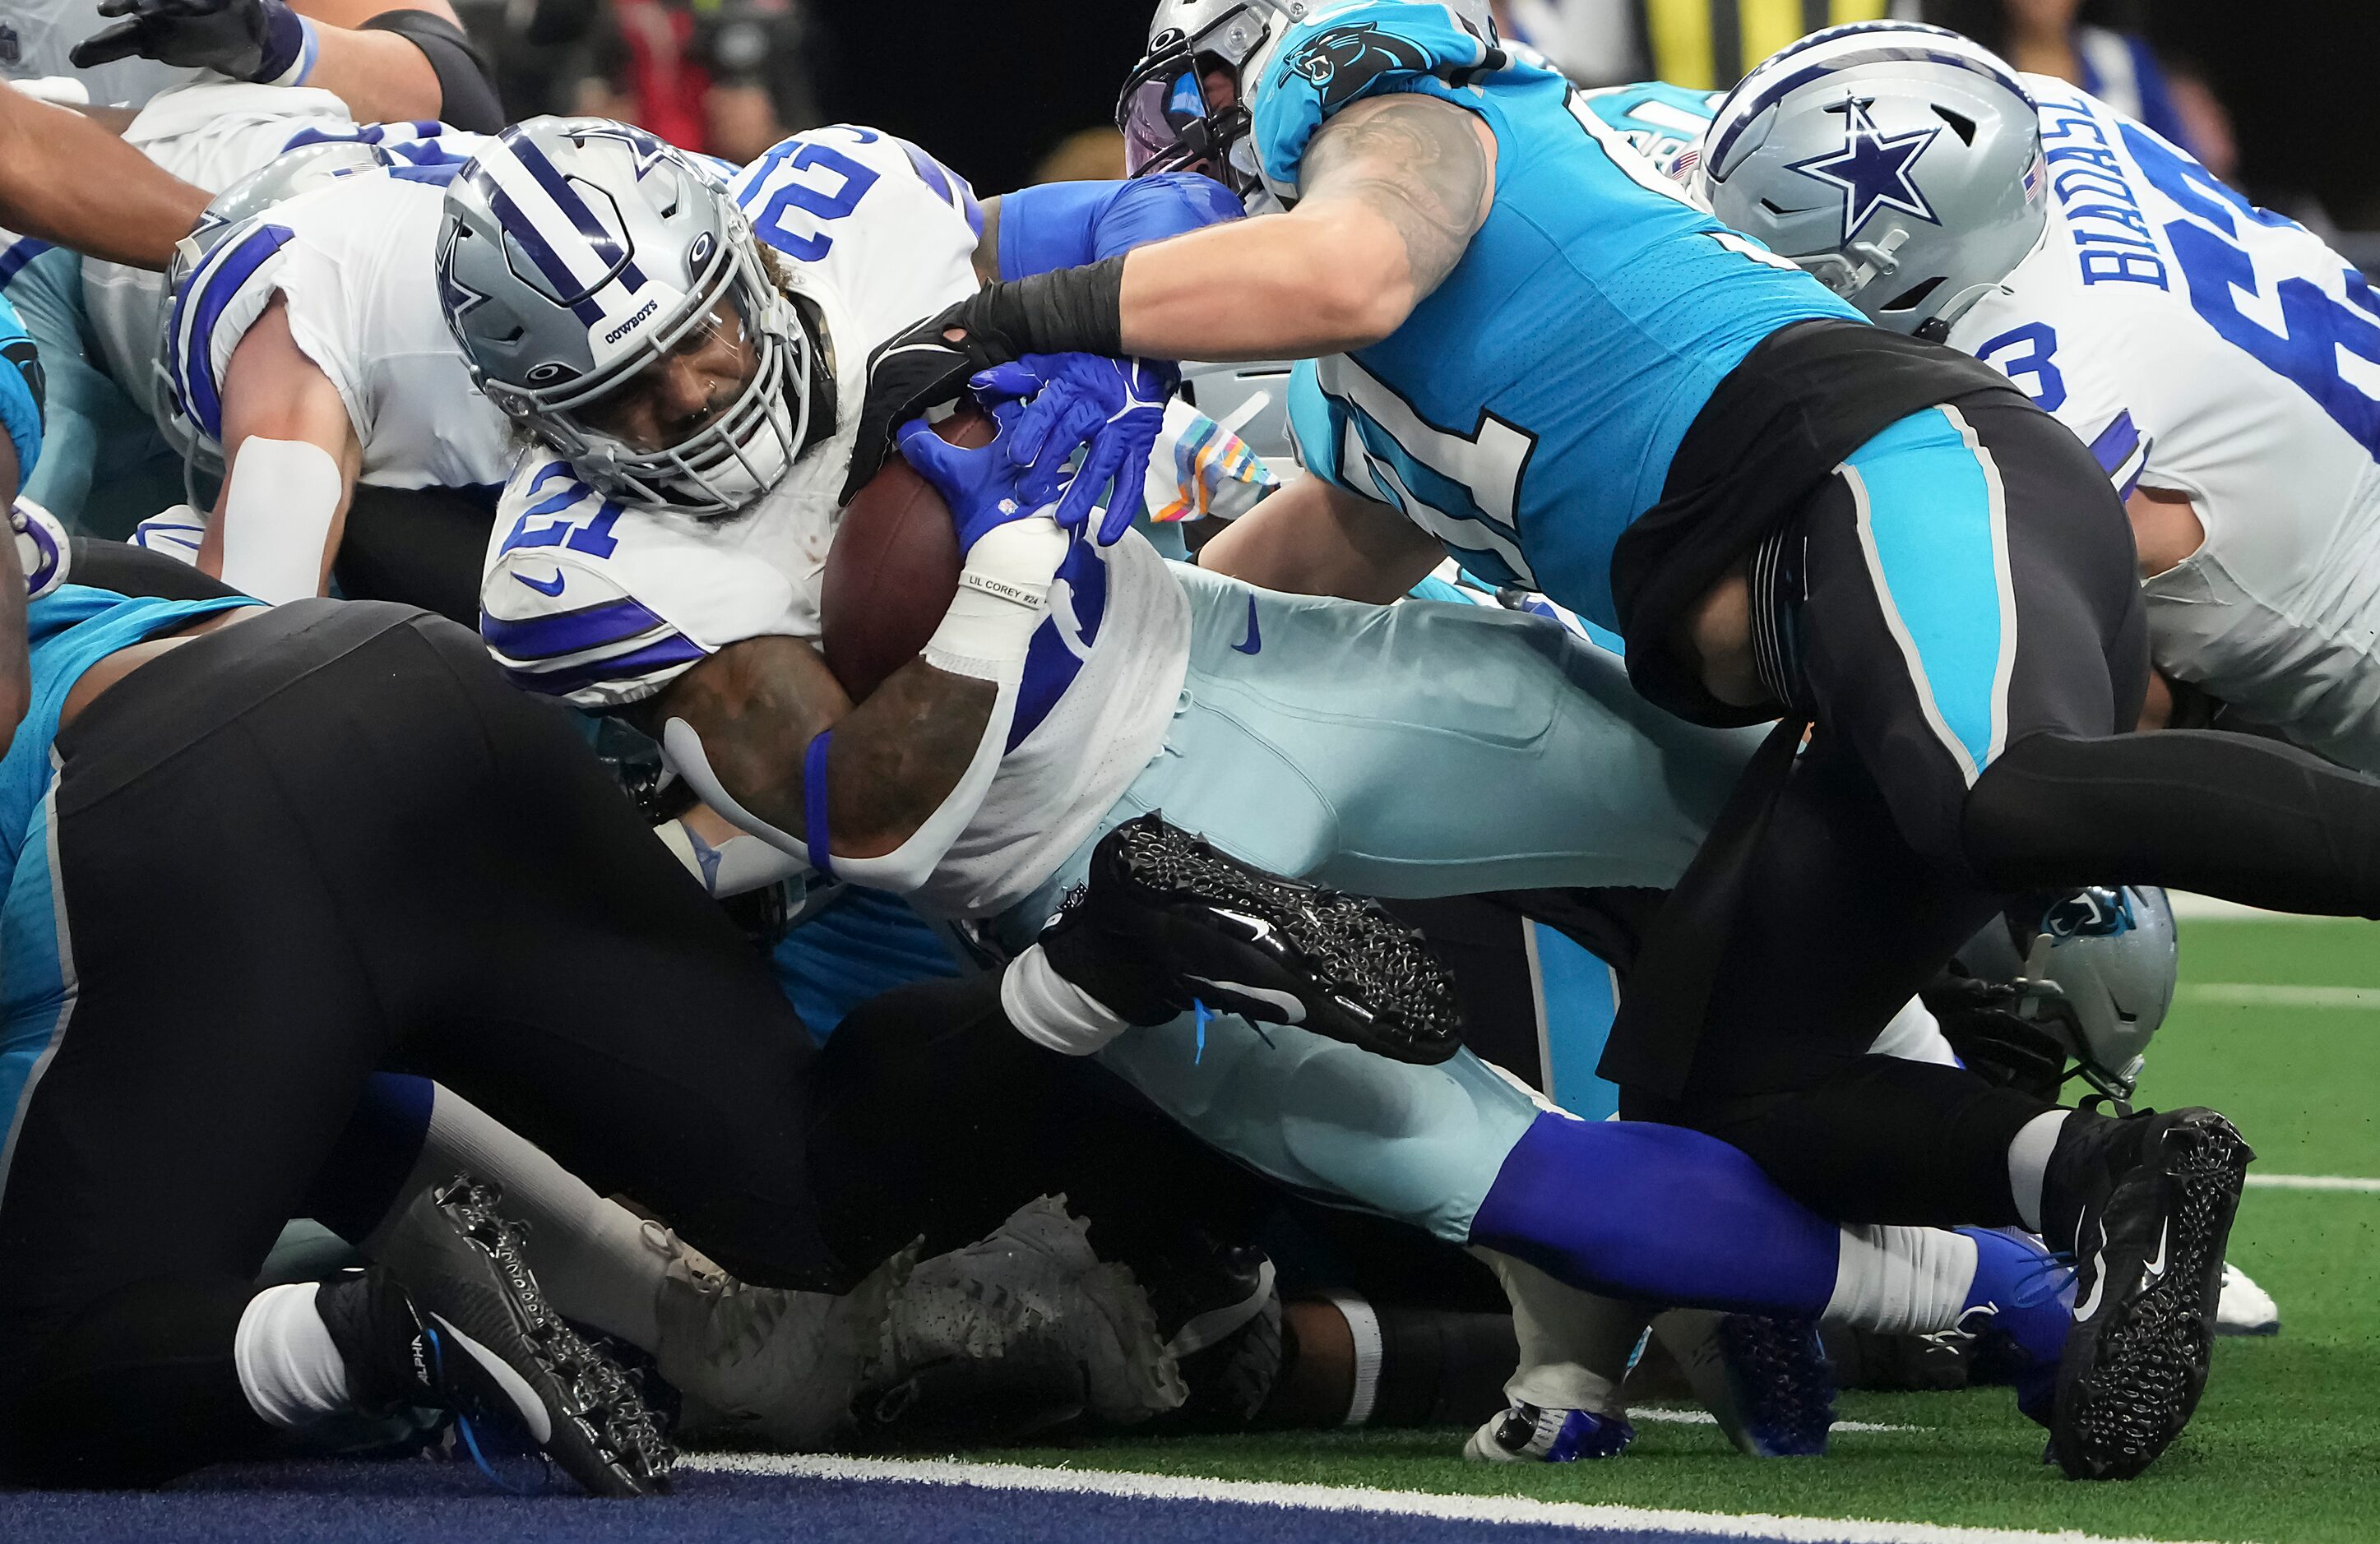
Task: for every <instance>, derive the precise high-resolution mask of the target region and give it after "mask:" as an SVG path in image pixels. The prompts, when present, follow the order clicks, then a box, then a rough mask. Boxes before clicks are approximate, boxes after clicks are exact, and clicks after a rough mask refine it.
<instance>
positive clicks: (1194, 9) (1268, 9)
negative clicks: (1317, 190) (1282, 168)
mask: <svg viewBox="0 0 2380 1544" xmlns="http://www.w3.org/2000/svg"><path fill="white" fill-rule="evenodd" d="M1356 3H1358V0H1160V5H1159V6H1158V7H1157V16H1156V18H1155V19H1153V20H1152V21H1150V23H1149V25H1148V49H1147V52H1146V53H1144V54H1142V55H1141V58H1140V63H1139V64H1137V65H1135V66H1133V71H1132V74H1130V75H1129V76H1127V77H1125V78H1124V83H1123V91H1122V92H1120V93H1119V94H1118V95H1117V98H1116V127H1118V128H1119V129H1122V130H1123V141H1124V174H1125V175H1127V176H1135V177H1136V176H1138V175H1141V174H1142V173H1144V172H1203V173H1205V174H1206V175H1208V176H1210V177H1213V178H1214V179H1215V180H1216V181H1217V182H1220V183H1221V184H1222V185H1223V186H1224V187H1228V188H1230V189H1231V190H1232V191H1233V192H1234V193H1236V194H1238V195H1239V196H1240V197H1241V198H1242V199H1246V200H1247V201H1248V202H1249V205H1250V209H1251V212H1253V211H1255V207H1256V206H1257V204H1259V203H1262V202H1264V201H1265V200H1266V199H1267V195H1266V193H1265V187H1264V178H1263V175H1261V173H1260V172H1259V171H1258V169H1257V153H1256V144H1255V142H1254V141H1253V140H1252V139H1250V138H1249V134H1248V130H1249V127H1250V120H1249V116H1248V98H1249V97H1250V96H1251V95H1252V94H1253V93H1254V91H1255V90H1256V81H1257V78H1259V77H1260V76H1261V75H1262V73H1263V68H1264V65H1265V62H1266V61H1267V60H1268V59H1269V58H1270V57H1271V54H1272V51H1273V49H1274V48H1275V47H1277V46H1278V45H1279V44H1280V42H1281V38H1282V37H1283V35H1285V34H1286V33H1287V32H1288V31H1289V30H1290V29H1292V28H1293V27H1298V26H1301V25H1303V24H1305V22H1308V21H1313V20H1316V19H1318V18H1322V17H1325V16H1328V15H1329V14H1330V12H1332V11H1334V10H1341V9H1344V8H1345V7H1346V6H1349V5H1352V4H1356ZM1448 5H1449V8H1450V9H1451V10H1452V11H1453V12H1454V13H1455V14H1456V16H1457V17H1459V18H1461V19H1462V20H1463V21H1464V22H1465V23H1467V24H1468V25H1470V26H1471V27H1472V28H1473V29H1474V30H1476V31H1478V32H1479V34H1480V35H1481V36H1483V37H1488V38H1493V37H1494V36H1495V35H1496V24H1495V20H1494V18H1492V17H1491V16H1490V14H1489V12H1488V4H1487V0H1448ZM1218 72H1221V73H1223V74H1226V75H1229V76H1230V77H1231V79H1232V88H1233V90H1232V97H1233V100H1232V101H1231V103H1228V104H1226V105H1212V104H1210V103H1208V94H1207V78H1208V76H1209V75H1213V74H1216V73H1218Z"/></svg>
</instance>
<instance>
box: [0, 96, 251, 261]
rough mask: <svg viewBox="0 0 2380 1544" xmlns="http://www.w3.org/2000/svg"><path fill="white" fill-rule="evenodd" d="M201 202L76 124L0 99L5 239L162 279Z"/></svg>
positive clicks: (121, 147)
mask: <svg viewBox="0 0 2380 1544" xmlns="http://www.w3.org/2000/svg"><path fill="white" fill-rule="evenodd" d="M207 197H208V195H207V193H206V192H205V190H204V189H202V188H198V187H191V186H190V185H189V184H188V183H186V182H183V181H182V180H180V179H179V178H177V177H175V176H172V175H168V174H167V173H166V172H165V171H164V169H163V168H161V167H159V166H158V165H157V164H156V163H153V162H152V161H151V160H150V159H149V158H148V157H147V156H145V155H142V154H141V153H140V151H136V150H134V149H133V148H132V147H131V146H129V145H128V144H126V143H125V142H124V141H123V140H121V139H117V138H116V137H115V135H113V134H111V133H109V132H108V131H107V130H106V129H105V128H103V127H101V126H100V125H98V124H96V123H94V122H92V121H91V119H89V118H87V117H85V116H84V115H81V114H79V113H75V112H70V111H68V110H67V109H66V108H63V107H54V106H51V105H50V104H49V103H41V102H35V101H33V100H32V99H31V98H30V97H26V96H23V95H21V94H19V93H18V92H16V91H11V90H0V223H6V224H7V225H8V226H9V227H10V228H11V229H14V230H17V231H20V232H22V233H24V234H25V235H32V236H39V237H40V238H42V240H44V241H52V242H55V243H57V244H58V245H59V246H62V247H73V248H74V249H75V250H76V251H79V252H87V253H89V254H90V255H91V256H92V257H95V258H103V259H107V260H108V261H110V262H120V263H125V264H128V265H129V266H131V267H134V268H147V269H162V268H164V266H165V265H166V263H168V262H169V261H171V260H172V259H173V256H174V243H176V241H179V240H180V239H181V238H182V237H184V236H186V235H189V234H190V227H191V226H193V225H195V224H197V223H198V220H199V216H200V214H202V213H204V212H205V211H206V207H207Z"/></svg>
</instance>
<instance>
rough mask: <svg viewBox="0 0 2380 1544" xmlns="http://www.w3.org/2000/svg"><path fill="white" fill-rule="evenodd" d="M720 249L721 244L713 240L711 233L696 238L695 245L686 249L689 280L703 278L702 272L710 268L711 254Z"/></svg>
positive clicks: (704, 233) (707, 232)
mask: <svg viewBox="0 0 2380 1544" xmlns="http://www.w3.org/2000/svg"><path fill="white" fill-rule="evenodd" d="M718 249H719V244H718V243H717V242H716V241H714V240H712V239H711V236H710V232H709V231H705V232H703V233H702V234H701V235H698V236H696V237H695V238H694V245H693V246H692V247H687V248H686V277H687V278H689V279H699V278H701V277H702V271H703V270H704V269H706V268H708V267H710V254H711V253H713V252H715V251H717V250H718Z"/></svg>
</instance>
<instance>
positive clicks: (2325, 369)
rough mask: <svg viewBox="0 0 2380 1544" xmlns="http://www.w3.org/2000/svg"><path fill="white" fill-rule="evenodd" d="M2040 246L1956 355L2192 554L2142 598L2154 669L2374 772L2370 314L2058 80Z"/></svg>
mask: <svg viewBox="0 0 2380 1544" xmlns="http://www.w3.org/2000/svg"><path fill="white" fill-rule="evenodd" d="M2026 80H2027V83H2028V85H2029V86H2030V88H2031V89H2032V90H2033V91H2034V94H2035V96H2036V98H2037V100H2038V101H2039V102H2040V103H2041V129H2042V139H2043V142H2044V148H2045V150H2046V173H2047V175H2048V177H2049V186H2050V192H2051V195H2052V197H2051V199H2050V200H2049V225H2048V230H2047V232H2046V235H2045V237H2044V239H2043V242H2042V244H2041V246H2040V247H2037V248H2035V249H2034V252H2033V254H2032V256H2030V257H2028V258H2027V259H2025V260H2024V262H2022V264H2020V265H2019V266H2018V267H2017V269H2016V270H2015V271H2013V272H2012V273H2010V275H2009V277H2008V280H2007V289H2006V291H2005V293H2000V294H1995V295H1992V296H1987V297H1985V300H1984V301H1983V302H1982V303H1981V304H1980V305H1978V306H1976V307H1975V308H1973V310H1971V311H1969V312H1968V313H1967V314H1966V315H1965V316H1963V317H1961V319H1960V320H1959V322H1958V324H1957V326H1956V327H1954V328H1953V329H1952V331H1951V334H1950V340H1949V341H1950V342H1951V344H1953V345H1955V346H1956V347H1958V348H1961V349H1963V350H1965V351H1966V352H1968V353H1970V354H1973V355H1976V356H1979V357H1981V358H1983V359H1984V360H1985V361H1987V362H1988V363H1990V364H1992V365H1994V366H1996V367H1998V368H1999V369H2001V370H2002V371H2004V372H2006V373H2007V374H2008V375H2009V376H2010V378H2011V379H2013V380H2015V381H2016V383H2017V384H2018V385H2019V386H2021V387H2022V388H2023V389H2024V390H2025V391H2026V392H2028V393H2030V394H2031V395H2032V397H2033V398H2034V401H2035V402H2037V403H2039V404H2041V406H2043V407H2044V408H2046V409H2047V410H2048V411H2049V412H2051V413H2052V414H2055V415H2056V416H2058V418H2059V419H2060V420H2061V421H2062V422H2064V423H2065V424H2066V426H2067V427H2068V428H2071V429H2072V430H2073V431H2074V432H2075V433H2076V434H2077V435H2078V436H2080V437H2081V438H2082V439H2083V441H2084V442H2085V443H2086V444H2088V445H2090V446H2091V447H2092V449H2093V451H2094V452H2095V453H2096V454H2097V456H2098V458H2099V462H2100V464H2101V465H2103V466H2105V467H2106V468H2107V473H2108V475H2109V476H2110V477H2112V478H2113V479H2114V480H2115V482H2116V484H2117V486H2118V487H2119V489H2122V490H2123V491H2125V492H2127V493H2129V492H2130V491H2131V489H2132V488H2133V486H2135V485H2136V484H2139V485H2145V486H2147V487H2150V488H2155V489H2171V490H2173V491H2176V492H2180V493H2185V494H2187V495H2189V497H2190V500H2191V501H2192V504H2193V505H2194V506H2195V507H2196V509H2197V511H2198V515H2199V518H2200V520H2201V521H2203V522H2204V525H2205V527H2206V544H2205V546H2204V548H2203V549H2201V550H2200V551H2199V552H2198V553H2197V554H2196V555H2194V556H2192V557H2191V558H2190V559H2188V560H2186V561H2183V562H2182V563H2181V564H2180V566H2179V567H2177V568H2175V569H2173V570H2172V571H2171V572H2169V573H2164V574H2160V575H2158V576H2157V577H2155V578H2153V579H2151V580H2149V581H2148V582H2147V583H2146V585H2144V586H2143V588H2144V590H2145V592H2146V595H2147V597H2148V609H2149V631H2150V645H2151V651H2152V653H2153V655H2154V657H2155V660H2156V663H2157V667H2158V668H2159V669H2162V670H2164V671H2165V672H2166V674H2168V676H2171V677H2172V678H2174V679H2175V680H2177V681H2183V682H2191V683H2192V684H2194V685H2197V686H2199V687H2201V688H2203V689H2204V690H2205V691H2206V692H2208V693H2210V694H2213V695H2214V696H2216V697H2217V698H2219V699H2221V700H2222V701H2224V702H2226V703H2229V704H2231V705H2233V706H2235V707H2236V708H2238V709H2239V710H2240V712H2241V713H2243V714H2244V715H2246V716H2247V717H2249V718H2253V719H2255V720H2257V721H2259V722H2262V723H2265V724H2267V725H2270V726H2272V727H2273V728H2275V729H2277V730H2280V731H2282V732H2283V733H2285V734H2287V735H2289V738H2291V739H2292V740H2295V741H2297V742H2299V743H2301V744H2303V745H2305V746H2307V747H2309V748H2311V749H2313V750H2315V751H2318V752H2320V753H2322V754H2325V755H2327V756H2330V757H2332V758H2334V759H2337V760H2339V761H2342V762H2345V763H2347V764H2349V765H2350V766H2358V767H2361V768H2362V769H2363V770H2366V771H2374V772H2380V296H2375V295H2374V291H2373V290H2372V289H2371V287H2369V286H2368V285H2367V284H2366V283H2365V282H2364V280H2363V278H2362V275H2361V274H2359V273H2358V272H2356V271H2355V270H2354V269H2353V267H2352V266H2351V265H2350V264H2349V263H2348V261H2347V260H2346V259H2344V258H2341V257H2339V256H2338V254H2337V253H2335V252H2333V251H2331V250H2330V248H2329V247H2325V245H2324V244H2323V243H2322V241H2321V240H2320V239H2319V238H2318V237H2316V236H2315V235H2313V234H2312V233H2311V232H2309V231H2307V230H2305V229H2304V228H2302V227H2301V226H2299V225H2297V224H2295V223H2292V222H2290V221H2288V220H2285V219H2283V218H2281V217H2280V216H2278V215H2275V214H2269V213H2266V212H2265V211H2261V210H2258V209H2255V208H2254V207H2253V206H2252V205H2250V204H2249V203H2248V201H2247V200H2246V199H2242V198H2241V197H2240V195H2238V194H2237V193H2234V192H2233V191H2231V190H2230V189H2229V188H2227V187H2224V186H2223V185H2222V184H2221V183H2219V182H2217V181H2216V179H2215V177H2214V176H2213V175H2212V174H2210V173H2208V172H2207V171H2206V170H2205V169H2204V168H2203V167H2201V166H2200V165H2199V164H2198V163H2196V162H2195V161H2192V159H2191V158H2190V157H2189V155H2188V154H2187V153H2185V152H2184V151H2180V150H2178V149H2176V148H2175V147H2174V146H2172V145H2171V144H2169V143H2168V142H2167V141H2166V140H2164V139H2159V138H2157V136H2156V135H2155V134H2153V133H2151V132H2150V131H2148V130H2147V129H2145V128H2143V127H2141V126H2140V125H2139V124H2136V123H2134V122H2132V121H2131V120H2130V119H2128V118H2126V117H2124V116H2122V115H2120V114H2118V113H2117V112H2116V111H2115V110H2113V109H2112V108H2110V107H2108V106H2107V104H2106V103H2101V102H2098V101H2096V100H2095V99H2094V98H2092V97H2089V96H2087V95H2085V94H2084V93H2083V92H2082V91H2081V90H2077V89H2076V88H2074V87H2072V86H2070V85H2068V84H2066V83H2065V82H2063V81H2060V80H2055V79H2051V78H2047V77H2043V76H2029V77H2027V78H2026Z"/></svg>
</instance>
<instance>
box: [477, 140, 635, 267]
mask: <svg viewBox="0 0 2380 1544" xmlns="http://www.w3.org/2000/svg"><path fill="white" fill-rule="evenodd" d="M504 140H505V143H507V144H508V145H510V146H511V147H512V152H513V159H514V160H516V161H517V162H519V163H520V164H521V167H522V169H524V170H525V171H527V172H528V175H530V176H532V177H534V178H535V179H537V185H538V186H539V187H542V188H544V189H545V196H546V197H547V198H549V199H553V207H554V208H556V209H558V210H560V211H562V217H563V218H564V219H565V220H567V221H569V222H570V223H571V225H572V226H573V227H574V228H576V229H577V232H578V234H579V235H581V236H582V237H584V238H585V239H586V242H587V247H588V250H589V251H590V252H592V253H593V254H594V256H595V260H596V261H598V262H600V263H601V264H602V265H603V278H602V279H598V280H596V281H595V283H593V284H590V285H589V286H588V287H589V289H590V290H593V289H599V288H601V286H602V284H603V280H604V279H608V278H610V277H611V276H612V275H613V274H614V273H616V274H618V275H619V278H620V282H621V283H624V284H625V285H626V286H627V287H628V288H630V289H632V290H637V289H642V288H644V285H645V276H644V275H643V274H641V273H639V272H637V265H636V263H635V262H634V261H633V260H631V259H629V257H628V254H627V253H626V252H625V251H624V250H623V249H622V248H621V247H620V244H619V242H618V241H617V240H615V239H614V238H613V235H612V233H611V232H609V231H607V230H605V229H604V228H603V223H602V222H601V221H600V220H598V219H596V218H595V211H593V210H591V209H589V208H588V207H587V200H586V199H582V198H580V197H579V196H578V190H577V188H574V187H571V186H570V182H569V179H568V178H566V177H565V176H564V175H562V174H561V173H560V172H558V171H556V170H554V166H553V162H551V161H549V160H547V159H546V156H545V152H544V151H541V150H540V149H538V147H537V145H536V144H535V142H533V141H532V140H530V139H528V136H526V135H522V134H519V133H518V132H517V131H510V132H507V133H506V134H505V136H504Z"/></svg>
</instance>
